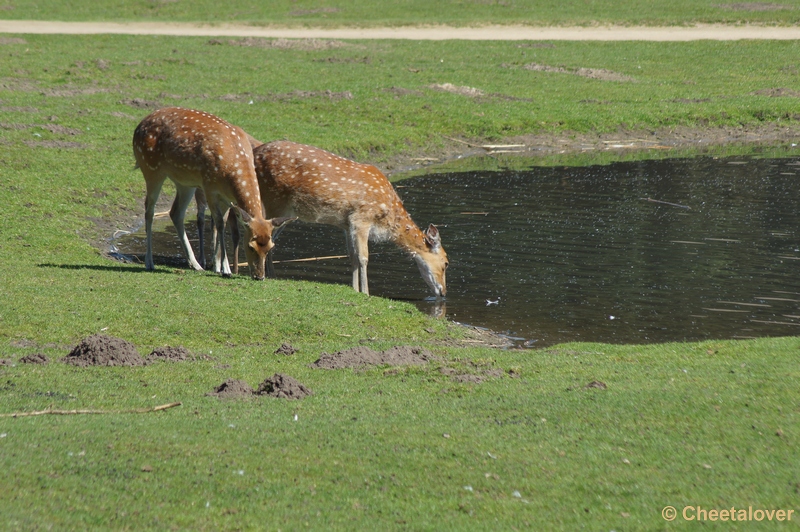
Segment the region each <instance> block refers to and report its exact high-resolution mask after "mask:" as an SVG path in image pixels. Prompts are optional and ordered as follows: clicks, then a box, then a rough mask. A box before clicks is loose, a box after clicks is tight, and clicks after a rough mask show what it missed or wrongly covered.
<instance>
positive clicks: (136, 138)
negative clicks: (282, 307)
mask: <svg viewBox="0 0 800 532" xmlns="http://www.w3.org/2000/svg"><path fill="white" fill-rule="evenodd" d="M250 138H251V137H250V136H249V135H248V134H247V133H245V132H244V131H243V130H242V129H241V128H239V127H236V126H234V125H231V124H229V123H227V122H225V121H224V120H221V119H220V118H217V117H216V116H214V115H211V114H208V113H204V112H202V111H195V110H192V109H183V108H180V107H166V108H163V109H159V110H157V111H155V112H153V113H152V114H150V115H148V116H147V117H145V118H144V119H143V120H142V121H141V123H139V125H138V126H137V128H136V131H134V133H133V154H134V157H136V167H137V168H140V169H141V171H142V174H143V175H144V180H145V182H146V185H147V196H146V197H145V230H146V232H147V252H146V254H145V267H146V268H147V269H148V270H153V269H154V268H155V266H154V264H153V216H154V214H155V206H156V201H157V200H158V196H159V194H160V193H161V187H162V185H163V184H164V180H165V179H166V178H167V177H169V178H170V179H171V180H172V181H173V182H174V183H175V190H176V195H175V201H174V202H173V204H172V208H171V209H170V213H169V214H170V218H171V219H172V223H173V224H174V225H175V229H176V230H177V232H178V238H179V239H180V243H181V247H182V248H183V252H184V254H185V255H186V257H187V259H188V260H189V265H190V266H191V267H192V268H194V269H195V270H202V269H203V268H202V266H200V264H199V263H198V262H197V259H195V256H194V253H193V252H192V247H191V245H190V244H189V239H188V238H187V236H186V231H185V228H184V217H185V215H186V208H187V207H188V206H189V203H190V202H191V200H192V195H193V193H194V191H195V189H197V188H201V189H202V190H203V193H204V195H205V198H206V199H207V200H208V204H209V206H210V208H211V217H212V218H213V220H214V271H215V272H217V273H221V274H223V275H226V276H227V275H230V274H231V270H230V266H229V264H228V257H227V254H226V253H225V245H224V229H225V221H226V218H227V215H228V214H227V213H228V210H229V208H230V207H231V205H232V203H231V202H233V207H234V208H235V209H236V211H237V212H238V213H239V215H240V216H241V218H242V220H243V221H244V223H245V238H246V239H247V244H246V247H245V251H246V254H247V262H248V264H249V266H250V274H251V276H252V277H253V278H254V279H263V278H264V264H265V260H266V256H267V253H268V252H269V251H270V250H271V249H272V248H273V247H274V243H273V241H272V232H273V228H274V227H277V226H279V225H280V224H281V223H282V222H283V220H266V219H264V216H263V212H262V209H261V201H260V193H259V188H258V180H257V178H256V174H255V168H254V166H253V155H252V148H251V146H250Z"/></svg>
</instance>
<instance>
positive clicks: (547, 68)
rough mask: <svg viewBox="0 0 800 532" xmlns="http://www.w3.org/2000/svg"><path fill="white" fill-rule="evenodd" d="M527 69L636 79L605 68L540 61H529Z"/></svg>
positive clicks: (614, 78) (585, 76) (625, 80)
mask: <svg viewBox="0 0 800 532" xmlns="http://www.w3.org/2000/svg"><path fill="white" fill-rule="evenodd" d="M522 68H524V69H525V70H532V71H534V72H553V73H557V74H572V75H574V76H581V77H584V78H589V79H599V80H601V81H620V82H629V81H636V80H635V79H633V78H632V77H630V76H626V75H625V74H620V73H618V72H613V71H611V70H606V69H604V68H564V67H554V66H548V65H540V64H538V63H528V64H527V65H525V66H523V67H522Z"/></svg>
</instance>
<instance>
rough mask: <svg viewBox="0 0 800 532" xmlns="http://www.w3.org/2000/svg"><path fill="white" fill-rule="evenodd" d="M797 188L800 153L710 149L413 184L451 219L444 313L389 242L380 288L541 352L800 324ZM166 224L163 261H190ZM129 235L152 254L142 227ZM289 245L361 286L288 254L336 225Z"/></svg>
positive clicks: (423, 218)
mask: <svg viewBox="0 0 800 532" xmlns="http://www.w3.org/2000/svg"><path fill="white" fill-rule="evenodd" d="M798 184H800V159H750V158H736V159H715V158H709V157H706V158H703V157H701V158H693V159H666V160H658V161H640V162H626V163H615V164H610V165H606V166H591V167H554V168H553V167H540V168H530V169H526V170H524V171H497V172H474V173H449V174H440V175H428V176H425V177H419V178H413V179H409V180H406V181H402V182H400V183H398V193H399V194H400V196H401V197H402V198H403V200H404V202H405V206H406V208H407V210H408V211H409V212H410V213H411V215H412V217H413V218H414V220H415V221H416V222H417V223H418V224H419V225H420V226H421V227H424V226H426V225H427V224H428V223H429V222H432V223H435V224H437V225H438V226H439V228H440V232H441V235H442V242H443V245H444V247H445V249H446V250H447V253H448V255H449V257H450V264H451V266H450V269H449V270H448V277H447V288H448V294H447V299H446V307H445V308H444V309H441V308H440V309H437V308H436V305H435V304H434V303H433V302H432V301H429V300H426V296H428V295H429V294H428V289H427V286H426V285H425V283H424V282H423V280H422V278H421V277H420V275H419V272H418V270H417V268H416V266H415V265H414V264H413V262H412V261H411V260H410V259H407V258H405V256H404V255H403V254H402V253H401V252H400V251H399V250H398V249H397V248H395V247H394V246H393V245H392V244H389V243H384V244H372V245H371V248H370V251H371V253H370V264H369V280H370V291H371V293H372V294H373V295H377V296H383V297H388V298H393V299H404V300H410V301H413V302H415V304H417V305H418V306H419V307H420V308H422V309H423V310H426V311H429V312H431V313H435V312H437V310H438V311H439V312H442V311H444V312H446V315H447V317H448V318H449V319H452V320H455V321H458V322H462V323H467V324H471V325H476V326H481V327H486V328H489V329H492V330H495V331H498V332H501V333H504V334H506V335H508V336H510V337H512V338H513V339H515V341H516V342H518V343H519V344H520V345H525V346H533V347H540V346H544V345H550V344H553V343H557V342H565V341H573V340H575V341H602V342H613V343H623V342H625V343H650V342H664V341H682V340H700V339H712V338H717V339H721V338H749V337H761V336H779V335H793V334H798V333H800V308H798V303H800V219H799V216H800V215H799V214H798V208H797V206H798V202H799V200H800V186H798ZM166 193H167V191H166V190H165V194H166ZM190 225H193V224H190ZM161 227H164V229H165V230H164V231H162V232H159V233H157V234H156V255H157V259H156V261H157V262H159V261H160V262H162V263H164V262H172V263H174V264H180V265H185V261H184V260H183V259H182V257H181V253H180V249H179V247H178V242H177V238H176V237H175V236H174V229H173V228H172V226H171V224H169V222H168V221H165V222H164V225H162V226H161ZM189 229H190V230H189V234H190V238H193V237H194V235H193V234H192V233H193V228H189ZM208 234H209V235H210V230H209V231H208ZM115 243H116V245H117V247H118V248H119V250H120V251H121V252H122V253H124V254H129V255H138V256H139V257H140V258H143V252H144V235H143V231H141V232H140V233H137V234H134V235H129V236H126V237H124V238H121V239H119V240H118V241H116V242H115ZM207 246H208V248H207V249H210V242H209V243H208V244H207ZM276 250H277V254H276V259H277V260H281V261H282V262H281V263H280V264H277V265H276V271H277V275H278V277H280V278H289V279H305V280H314V281H321V282H331V283H342V284H348V283H349V282H350V274H349V262H348V260H347V259H328V260H321V261H313V262H286V261H287V260H292V259H298V258H305V257H320V256H332V255H333V256H335V255H344V254H345V246H344V235H343V234H342V232H341V231H340V230H338V229H335V228H332V227H327V226H320V225H310V224H302V223H294V224H291V225H290V226H289V227H288V228H287V229H286V230H285V231H284V232H283V234H282V235H281V237H280V238H279V239H278V241H277V248H276Z"/></svg>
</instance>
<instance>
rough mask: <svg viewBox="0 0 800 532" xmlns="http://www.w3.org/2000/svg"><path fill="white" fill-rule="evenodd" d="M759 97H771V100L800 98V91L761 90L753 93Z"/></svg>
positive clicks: (783, 89)
mask: <svg viewBox="0 0 800 532" xmlns="http://www.w3.org/2000/svg"><path fill="white" fill-rule="evenodd" d="M751 94H755V95H757V96H769V97H770V98H783V97H786V98H800V91H796V90H793V89H785V88H777V89H761V90H757V91H754V92H752V93H751Z"/></svg>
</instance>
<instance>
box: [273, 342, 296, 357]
mask: <svg viewBox="0 0 800 532" xmlns="http://www.w3.org/2000/svg"><path fill="white" fill-rule="evenodd" d="M295 353H297V349H295V348H294V347H292V346H291V345H290V344H287V343H283V344H281V346H280V347H279V348H278V349H276V350H275V353H274V354H276V355H286V356H289V355H293V354H295Z"/></svg>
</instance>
